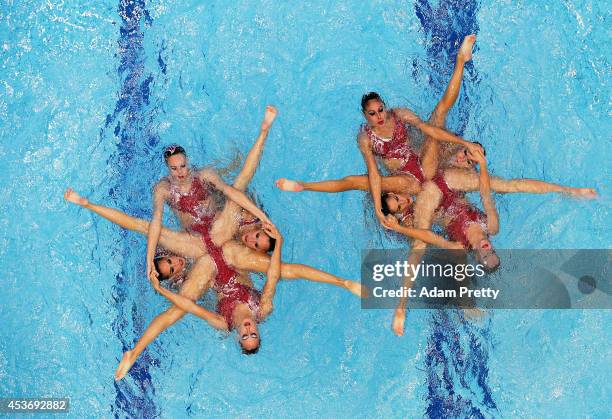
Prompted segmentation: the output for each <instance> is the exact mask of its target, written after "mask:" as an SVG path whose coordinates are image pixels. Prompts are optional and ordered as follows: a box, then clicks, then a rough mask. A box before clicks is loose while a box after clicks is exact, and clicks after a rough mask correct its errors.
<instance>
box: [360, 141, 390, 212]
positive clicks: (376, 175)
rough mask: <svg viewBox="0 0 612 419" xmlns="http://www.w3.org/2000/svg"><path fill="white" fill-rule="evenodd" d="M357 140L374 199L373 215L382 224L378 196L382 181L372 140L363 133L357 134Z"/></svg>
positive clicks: (380, 204)
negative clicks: (373, 151)
mask: <svg viewBox="0 0 612 419" xmlns="http://www.w3.org/2000/svg"><path fill="white" fill-rule="evenodd" d="M358 141H359V150H361V154H363V159H364V160H365V163H366V166H367V167H368V184H369V187H370V192H371V195H372V200H373V201H374V215H376V218H377V219H378V221H379V222H380V223H381V224H383V222H384V220H385V216H384V215H383V213H382V203H381V198H380V194H381V192H380V191H381V188H382V181H381V176H380V172H379V171H378V166H377V165H376V159H375V158H374V154H373V153H372V141H371V140H370V139H369V138H368V136H367V135H366V134H365V133H362V134H360V135H359V139H358Z"/></svg>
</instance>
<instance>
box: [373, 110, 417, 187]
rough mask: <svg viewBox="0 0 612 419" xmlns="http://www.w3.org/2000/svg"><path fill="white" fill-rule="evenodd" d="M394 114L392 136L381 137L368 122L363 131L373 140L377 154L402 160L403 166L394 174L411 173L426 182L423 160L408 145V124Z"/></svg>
mask: <svg viewBox="0 0 612 419" xmlns="http://www.w3.org/2000/svg"><path fill="white" fill-rule="evenodd" d="M392 115H393V120H394V122H395V126H394V127H393V135H392V136H391V138H388V139H385V138H382V137H379V136H378V135H376V133H374V131H372V128H371V127H370V126H369V125H368V124H364V125H363V126H362V132H365V133H366V135H367V136H368V138H369V139H370V140H371V141H372V152H373V153H374V154H375V155H377V156H379V157H382V158H383V159H398V160H401V161H402V165H401V167H400V168H399V169H397V170H394V171H393V174H407V173H409V174H411V175H412V176H414V177H415V178H416V179H417V180H418V181H419V182H421V183H423V182H425V176H423V170H422V169H421V160H420V159H419V156H418V155H417V153H415V152H414V150H413V149H412V148H411V147H410V145H408V132H407V131H406V126H405V125H404V124H403V123H402V121H400V119H399V118H398V117H396V116H395V114H392Z"/></svg>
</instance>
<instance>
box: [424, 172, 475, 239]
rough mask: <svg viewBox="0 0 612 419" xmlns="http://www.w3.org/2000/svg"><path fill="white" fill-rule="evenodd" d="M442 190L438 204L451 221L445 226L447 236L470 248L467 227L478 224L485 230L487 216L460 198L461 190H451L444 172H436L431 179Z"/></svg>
mask: <svg viewBox="0 0 612 419" xmlns="http://www.w3.org/2000/svg"><path fill="white" fill-rule="evenodd" d="M432 182H434V183H435V184H436V186H438V188H439V189H440V191H441V192H442V201H440V206H439V207H438V208H442V209H443V210H444V213H445V215H446V216H448V217H450V218H451V222H450V223H449V224H448V225H447V226H446V232H447V233H448V238H449V239H450V240H452V241H456V242H460V243H462V244H463V245H464V246H465V247H466V248H471V247H472V246H471V244H470V242H469V240H468V238H467V229H468V227H469V226H470V225H472V224H480V225H481V226H482V228H483V230H484V231H487V216H486V214H484V213H483V212H482V211H480V210H479V209H478V208H476V207H475V206H474V205H471V204H468V203H467V202H465V201H464V200H463V199H461V198H462V196H463V193H462V192H456V191H453V190H452V189H450V188H449V187H448V185H447V184H446V181H445V180H444V174H443V173H442V172H438V173H437V174H436V176H434V178H433V179H432Z"/></svg>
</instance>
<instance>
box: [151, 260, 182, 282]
mask: <svg viewBox="0 0 612 419" xmlns="http://www.w3.org/2000/svg"><path fill="white" fill-rule="evenodd" d="M157 267H158V269H159V274H160V275H161V276H162V277H164V278H173V277H175V276H176V275H178V274H180V273H181V272H183V269H185V258H182V257H180V256H168V257H165V258H163V259H160V260H159V262H157Z"/></svg>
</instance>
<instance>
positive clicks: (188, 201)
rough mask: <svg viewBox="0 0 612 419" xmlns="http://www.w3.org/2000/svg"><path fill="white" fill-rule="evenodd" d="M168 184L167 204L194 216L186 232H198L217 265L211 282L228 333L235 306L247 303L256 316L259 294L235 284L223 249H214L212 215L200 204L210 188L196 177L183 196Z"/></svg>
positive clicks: (234, 271) (208, 193) (234, 272)
mask: <svg viewBox="0 0 612 419" xmlns="http://www.w3.org/2000/svg"><path fill="white" fill-rule="evenodd" d="M170 185H171V186H170V199H169V202H168V204H169V205H170V207H171V208H173V209H174V210H176V211H181V212H184V213H187V214H190V215H192V216H193V217H194V219H195V222H194V223H193V224H192V225H191V227H190V228H189V230H191V231H195V232H197V233H200V235H201V236H202V241H203V242H204V245H205V246H206V250H207V251H208V254H209V255H210V256H211V257H212V259H213V261H214V262H215V265H216V266H217V275H216V276H215V283H214V288H215V291H217V293H218V295H217V297H218V302H217V312H218V313H219V314H221V315H222V316H223V317H224V318H225V320H226V321H227V325H228V327H229V329H230V330H231V329H232V328H233V326H234V325H233V319H232V313H233V311H234V308H235V307H236V305H237V304H239V303H246V304H248V305H249V308H250V309H251V310H252V311H253V312H254V313H255V314H256V315H258V313H259V299H260V294H259V291H257V290H255V289H253V288H251V287H247V286H246V285H244V284H241V283H240V282H238V277H239V275H238V272H237V271H236V270H235V269H234V268H232V267H231V266H229V265H228V264H227V263H226V262H225V259H224V258H223V250H222V249H221V248H220V247H219V246H216V245H215V244H214V243H213V241H212V239H211V237H210V229H211V227H212V224H213V221H214V214H212V213H211V212H210V211H209V210H208V208H207V207H206V206H205V205H204V204H202V201H205V200H206V199H208V197H209V196H210V192H209V191H210V187H212V185H205V184H204V182H202V181H201V180H200V179H199V178H198V177H197V176H193V179H192V181H191V187H190V188H189V192H187V193H186V194H183V193H181V192H180V190H179V189H178V185H174V184H172V183H171V184H170ZM206 186H208V187H206Z"/></svg>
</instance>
